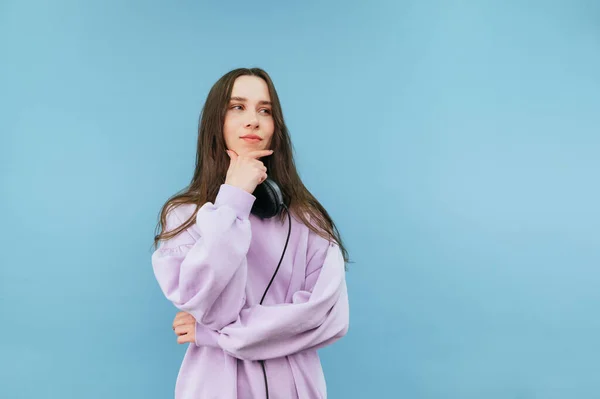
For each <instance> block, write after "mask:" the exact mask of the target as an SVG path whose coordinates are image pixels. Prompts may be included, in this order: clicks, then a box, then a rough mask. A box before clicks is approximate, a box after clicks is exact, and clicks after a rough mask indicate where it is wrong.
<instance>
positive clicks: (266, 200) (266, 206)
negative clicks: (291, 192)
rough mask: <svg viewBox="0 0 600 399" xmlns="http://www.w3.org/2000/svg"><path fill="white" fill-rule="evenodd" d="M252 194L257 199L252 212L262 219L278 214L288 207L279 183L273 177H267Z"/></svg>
mask: <svg viewBox="0 0 600 399" xmlns="http://www.w3.org/2000/svg"><path fill="white" fill-rule="evenodd" d="M252 194H253V195H254V196H255V197H256V200H255V201H254V205H252V211H251V212H252V214H254V215H256V216H258V217H259V218H261V219H268V218H272V217H274V216H277V215H279V214H280V213H281V211H282V210H283V208H285V207H286V206H285V203H284V201H283V193H282V192H281V189H280V188H279V185H278V184H277V183H275V181H274V180H273V179H271V178H267V179H266V180H265V181H264V182H262V183H261V184H259V185H258V186H256V189H255V190H254V192H253V193H252Z"/></svg>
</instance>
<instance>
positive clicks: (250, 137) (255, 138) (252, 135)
mask: <svg viewBox="0 0 600 399" xmlns="http://www.w3.org/2000/svg"><path fill="white" fill-rule="evenodd" d="M240 138H241V139H248V140H262V138H260V136H257V135H256V134H247V135H245V136H242V137H240Z"/></svg>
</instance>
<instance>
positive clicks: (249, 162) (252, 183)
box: [225, 150, 273, 194]
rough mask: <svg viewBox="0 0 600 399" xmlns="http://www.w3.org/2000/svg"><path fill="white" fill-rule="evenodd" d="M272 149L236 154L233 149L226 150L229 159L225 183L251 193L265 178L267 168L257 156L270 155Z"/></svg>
mask: <svg viewBox="0 0 600 399" xmlns="http://www.w3.org/2000/svg"><path fill="white" fill-rule="evenodd" d="M272 153H273V151H272V150H260V151H251V152H249V153H247V154H244V155H238V154H237V153H236V152H235V151H231V150H227V155H229V158H230V159H231V163H230V164H229V169H228V170H227V177H226V178H225V184H229V185H232V186H235V187H238V188H241V189H242V190H244V191H247V192H249V193H250V194H252V193H253V192H254V190H255V189H256V186H258V185H259V184H260V183H262V182H263V181H265V180H266V179H267V168H266V167H265V165H264V164H263V163H262V162H261V161H259V158H261V157H265V156H267V155H271V154H272Z"/></svg>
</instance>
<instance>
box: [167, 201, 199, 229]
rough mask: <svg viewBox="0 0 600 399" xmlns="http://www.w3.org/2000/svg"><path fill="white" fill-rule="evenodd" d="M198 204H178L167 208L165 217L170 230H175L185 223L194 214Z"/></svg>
mask: <svg viewBox="0 0 600 399" xmlns="http://www.w3.org/2000/svg"><path fill="white" fill-rule="evenodd" d="M195 211H196V205H194V204H177V205H173V206H172V207H170V208H169V209H168V210H167V213H166V216H165V219H166V225H167V229H168V230H173V229H176V228H178V227H179V226H181V225H183V224H184V223H185V222H187V221H188V219H189V218H190V217H192V216H193V215H194V212H195Z"/></svg>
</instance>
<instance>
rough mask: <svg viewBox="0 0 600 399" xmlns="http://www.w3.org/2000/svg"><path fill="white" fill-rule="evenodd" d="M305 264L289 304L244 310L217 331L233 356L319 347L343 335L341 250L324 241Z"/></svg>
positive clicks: (344, 302) (345, 297) (256, 356)
mask: <svg viewBox="0 0 600 399" xmlns="http://www.w3.org/2000/svg"><path fill="white" fill-rule="evenodd" d="M323 241H324V240H323ZM315 265H316V267H315ZM308 266H309V267H308V268H307V271H308V273H307V278H306V287H305V288H306V290H302V291H298V292H296V293H295V294H294V296H293V303H291V304H281V305H275V306H263V305H256V306H252V307H250V308H246V309H243V310H242V311H241V312H240V315H239V317H238V319H237V321H235V322H234V323H232V324H230V325H228V326H226V327H224V328H223V329H221V330H220V334H219V338H218V341H217V343H218V345H219V346H220V347H221V348H222V349H223V350H224V351H225V352H227V353H229V354H230V355H231V356H234V357H236V358H238V359H243V360H266V359H270V358H276V357H283V356H288V355H291V354H294V353H297V352H300V351H304V350H308V349H319V348H322V347H324V346H326V345H329V344H331V343H333V342H335V341H337V340H338V339H340V338H341V337H342V336H344V335H345V334H346V332H347V331H348V324H349V305H348V292H347V287H346V281H345V270H344V259H343V257H342V254H341V251H340V250H339V248H338V247H337V246H336V245H333V244H331V245H330V244H329V243H328V242H326V244H325V246H321V248H320V249H319V251H318V252H317V253H316V254H315V255H314V256H312V258H311V261H310V262H309V265H308ZM312 269H314V270H312Z"/></svg>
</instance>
